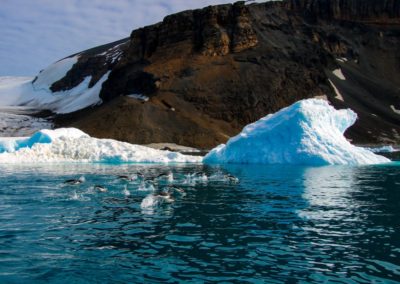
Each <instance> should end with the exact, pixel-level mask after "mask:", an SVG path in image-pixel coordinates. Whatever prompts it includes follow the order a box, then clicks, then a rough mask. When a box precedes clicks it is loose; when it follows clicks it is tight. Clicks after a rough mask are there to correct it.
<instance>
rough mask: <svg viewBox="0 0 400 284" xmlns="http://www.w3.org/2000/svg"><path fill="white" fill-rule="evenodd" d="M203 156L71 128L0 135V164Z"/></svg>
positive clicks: (178, 160)
mask: <svg viewBox="0 0 400 284" xmlns="http://www.w3.org/2000/svg"><path fill="white" fill-rule="evenodd" d="M201 160H202V157H195V156H187V155H183V154H180V153H176V152H170V151H162V150H155V149H152V148H149V147H145V146H140V145H133V144H129V143H125V142H120V141H116V140H112V139H97V138H92V137H90V136H89V135H87V134H85V133H84V132H82V131H80V130H78V129H74V128H61V129H56V130H41V131H39V132H37V133H36V134H34V135H32V136H31V137H30V138H23V139H22V138H16V139H10V138H7V139H3V138H0V164H23V163H24V164H30V163H32V164H37V163H65V162H79V163H200V162H201Z"/></svg>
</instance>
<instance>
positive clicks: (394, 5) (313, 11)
mask: <svg viewBox="0 0 400 284" xmlns="http://www.w3.org/2000/svg"><path fill="white" fill-rule="evenodd" d="M285 2H286V7H287V8H289V9H292V10H296V11H297V12H300V13H303V14H304V15H308V16H311V17H313V18H315V19H317V18H319V19H324V20H326V19H330V20H332V19H335V20H346V21H353V22H354V21H357V22H370V23H377V24H387V23H397V24H400V2H399V1H398V0H347V1H343V0H289V1H285Z"/></svg>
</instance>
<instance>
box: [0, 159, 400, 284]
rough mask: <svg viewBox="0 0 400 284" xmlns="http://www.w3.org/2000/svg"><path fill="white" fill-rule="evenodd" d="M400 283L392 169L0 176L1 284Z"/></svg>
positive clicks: (70, 170) (141, 168) (188, 169)
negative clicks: (82, 178)
mask: <svg viewBox="0 0 400 284" xmlns="http://www.w3.org/2000/svg"><path fill="white" fill-rule="evenodd" d="M136 173H140V174H142V175H143V176H138V177H137V179H136V177H135V180H133V181H126V180H123V179H121V178H119V177H118V176H119V175H128V176H129V177H130V176H132V175H133V174H136ZM163 174H165V175H163ZM171 176H173V179H172V178H171ZM233 176H234V177H236V178H238V180H236V179H235V178H233ZM80 177H84V178H85V181H84V182H83V183H81V184H78V185H70V184H65V183H64V182H65V181H66V180H69V179H79V178H80ZM144 180H146V181H144ZM95 185H101V186H102V187H101V188H100V187H98V188H94V186H95ZM146 198H147V199H146ZM144 199H146V200H147V201H149V202H145V201H143V200H144ZM150 201H151V202H150ZM399 281H400V164H398V163H397V164H395V163H393V164H391V165H383V166H362V167H349V166H343V167H342V166H329V167H298V166H226V167H225V166H224V167H221V166H215V167H211V166H203V165H189V166H159V165H120V166H117V165H100V164H95V165H79V164H75V165H74V164H69V165H47V166H29V165H26V166H0V283H399Z"/></svg>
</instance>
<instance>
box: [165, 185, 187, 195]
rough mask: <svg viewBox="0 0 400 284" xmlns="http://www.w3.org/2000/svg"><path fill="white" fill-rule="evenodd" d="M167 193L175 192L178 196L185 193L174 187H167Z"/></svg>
mask: <svg viewBox="0 0 400 284" xmlns="http://www.w3.org/2000/svg"><path fill="white" fill-rule="evenodd" d="M167 192H172V193H174V192H176V193H179V194H185V191H184V190H183V189H182V188H180V187H177V186H175V185H170V186H168V189H167Z"/></svg>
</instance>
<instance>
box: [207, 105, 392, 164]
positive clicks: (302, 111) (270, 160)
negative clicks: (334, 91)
mask: <svg viewBox="0 0 400 284" xmlns="http://www.w3.org/2000/svg"><path fill="white" fill-rule="evenodd" d="M356 119H357V115H356V114H355V113H354V112H353V111H352V110H349V109H346V110H335V109H334V108H333V107H332V106H330V105H329V104H328V102H326V101H324V100H318V99H308V100H302V101H299V102H297V103H295V104H293V105H291V106H289V107H287V108H284V109H282V110H280V111H278V112H277V113H275V114H270V115H268V116H266V117H264V118H262V119H260V120H259V121H257V122H255V123H253V124H250V125H248V126H246V127H245V128H244V129H243V131H242V132H241V133H240V134H239V135H237V136H235V137H233V138H231V139H230V140H229V141H228V143H227V144H226V145H224V144H223V145H220V146H218V147H216V148H215V149H213V150H212V151H211V152H210V153H209V154H208V155H206V157H205V158H204V162H205V163H208V164H213V163H222V164H224V163H225V164H227V163H239V164H302V165H316V166H320V165H360V164H380V163H388V162H390V160H389V159H387V158H385V157H381V156H378V155H375V154H374V153H372V152H371V151H368V150H366V149H364V148H359V147H356V146H353V145H352V144H350V142H349V141H347V140H346V138H345V137H344V136H343V133H344V131H345V130H346V129H347V128H348V127H350V126H351V125H353V124H354V122H355V121H356Z"/></svg>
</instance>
